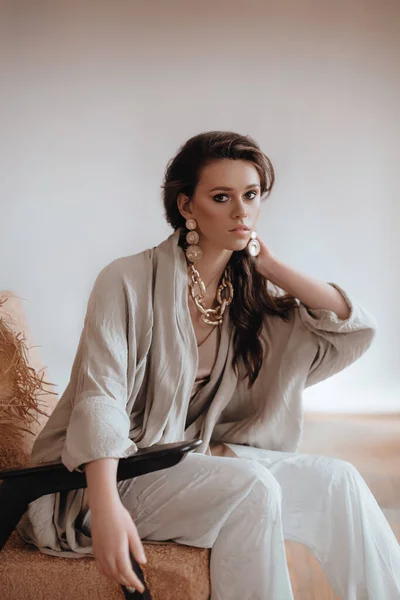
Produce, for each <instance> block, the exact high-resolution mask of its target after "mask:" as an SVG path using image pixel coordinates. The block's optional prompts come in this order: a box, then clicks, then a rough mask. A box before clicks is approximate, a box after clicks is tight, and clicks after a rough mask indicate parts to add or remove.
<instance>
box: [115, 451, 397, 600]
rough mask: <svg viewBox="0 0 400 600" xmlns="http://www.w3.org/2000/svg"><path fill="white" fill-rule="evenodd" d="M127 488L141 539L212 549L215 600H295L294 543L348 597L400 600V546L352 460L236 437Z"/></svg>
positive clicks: (126, 502) (124, 486)
mask: <svg viewBox="0 0 400 600" xmlns="http://www.w3.org/2000/svg"><path fill="white" fill-rule="evenodd" d="M228 446H229V447H230V448H231V449H232V450H233V451H234V452H235V453H236V454H237V455H238V456H239V458H227V457H217V456H206V455H201V454H196V453H193V454H189V455H188V456H187V457H186V458H185V459H184V460H183V461H182V463H180V464H179V465H177V466H175V467H172V468H170V469H165V470H163V471H158V472H156V473H149V474H148V475H144V476H141V477H138V478H135V479H133V480H129V481H125V482H121V483H120V484H118V485H119V489H120V495H121V499H122V502H123V503H124V505H125V506H126V508H127V509H128V510H129V511H130V513H131V514H132V517H133V520H134V522H135V524H136V526H137V528H138V532H139V535H140V537H141V539H147V540H155V541H166V540H174V541H176V542H179V543H181V544H186V545H189V546H196V547H201V548H212V551H211V567H210V569H211V572H210V575H211V600H291V599H293V592H292V588H291V583H290V577H289V572H288V566H287V561H286V554H285V545H284V540H285V539H286V540H293V541H296V542H300V543H302V544H304V545H305V546H307V547H308V548H309V549H310V550H311V552H312V553H313V554H314V556H315V557H316V558H317V560H318V561H319V562H320V564H321V566H322V568H323V569H324V571H325V573H326V575H327V578H328V580H329V582H330V584H331V585H332V588H333V589H334V591H335V592H336V594H337V595H338V596H339V597H340V598H341V599H343V600H400V546H399V543H398V542H397V540H396V538H395V536H394V534H393V532H392V530H391V528H390V526H389V524H388V522H387V520H386V518H385V516H384V515H383V513H382V511H381V509H380V508H379V506H378V504H377V502H376V500H375V498H374V497H373V495H372V493H371V491H370V489H369V488H368V486H367V485H366V483H365V481H364V479H363V478H362V477H361V475H360V474H359V472H358V471H357V469H356V468H355V467H354V466H353V465H351V464H350V463H348V462H347V461H343V460H339V459H335V458H328V457H325V456H313V455H309V454H299V453H286V452H277V451H270V450H260V449H257V448H252V447H247V446H239V445H236V444H228Z"/></svg>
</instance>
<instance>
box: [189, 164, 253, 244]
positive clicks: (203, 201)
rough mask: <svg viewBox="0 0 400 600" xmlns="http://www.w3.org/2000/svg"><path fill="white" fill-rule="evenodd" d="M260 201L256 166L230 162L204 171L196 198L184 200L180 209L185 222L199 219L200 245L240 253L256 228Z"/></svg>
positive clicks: (208, 166)
mask: <svg viewBox="0 0 400 600" xmlns="http://www.w3.org/2000/svg"><path fill="white" fill-rule="evenodd" d="M184 198H186V203H185V202H184ZM260 200H261V191H260V177H259V175H258V172H257V169H256V168H255V167H254V165H253V164H252V163H251V162H249V161H245V160H233V159H229V158H228V159H218V160H216V161H215V162H213V163H211V164H209V165H207V166H206V167H204V168H203V170H202V172H201V176H200V179H199V182H198V185H197V187H196V190H195V193H194V195H193V196H192V198H191V200H190V201H188V200H187V197H185V196H183V198H182V199H181V200H180V201H179V208H180V211H181V214H182V215H183V216H184V217H185V219H188V218H194V219H196V221H197V224H198V227H197V229H196V231H197V232H198V233H199V235H200V242H199V245H201V244H203V245H204V244H205V243H206V244H207V245H210V246H213V247H215V248H218V249H221V250H222V249H224V250H232V251H237V250H243V249H244V248H245V247H246V245H247V243H248V241H249V239H250V235H251V232H252V231H253V229H255V227H256V223H257V219H258V215H259V213H260Z"/></svg>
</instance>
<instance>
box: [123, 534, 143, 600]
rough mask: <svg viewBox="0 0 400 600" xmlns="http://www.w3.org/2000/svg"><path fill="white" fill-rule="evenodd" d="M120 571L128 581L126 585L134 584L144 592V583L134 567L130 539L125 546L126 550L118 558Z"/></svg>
mask: <svg viewBox="0 0 400 600" xmlns="http://www.w3.org/2000/svg"><path fill="white" fill-rule="evenodd" d="M118 571H119V573H120V576H121V577H122V578H123V579H124V581H126V583H125V584H124V585H127V586H133V587H135V588H136V589H138V590H139V592H144V585H143V584H142V582H141V581H140V578H139V576H138V575H137V574H136V573H135V571H134V570H133V567H132V563H131V559H130V556H129V546H128V541H127V543H126V547H125V548H124V552H123V553H122V554H121V555H120V557H119V560H118Z"/></svg>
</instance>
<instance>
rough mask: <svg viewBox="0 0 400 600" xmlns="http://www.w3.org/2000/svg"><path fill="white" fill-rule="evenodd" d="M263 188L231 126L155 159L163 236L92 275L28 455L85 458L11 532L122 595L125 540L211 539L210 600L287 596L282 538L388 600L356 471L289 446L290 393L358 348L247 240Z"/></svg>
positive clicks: (383, 532)
mask: <svg viewBox="0 0 400 600" xmlns="http://www.w3.org/2000/svg"><path fill="white" fill-rule="evenodd" d="M273 183H274V171H273V168H272V165H271V163H270V161H269V159H268V158H267V157H266V156H265V154H263V153H262V152H261V150H260V148H259V147H258V145H257V144H256V142H255V141H254V140H253V139H252V138H250V137H249V136H241V135H238V134H236V133H232V132H218V131H217V132H208V133H203V134H201V135H198V136H195V137H193V138H191V139H190V140H188V142H187V143H186V144H185V145H184V146H183V147H182V148H181V149H180V151H179V152H178V154H177V156H176V157H175V158H174V159H173V160H172V161H171V162H170V163H169V165H168V167H167V170H166V175H165V182H164V185H163V190H164V206H165V211H166V217H167V220H168V222H169V223H170V224H171V225H172V227H173V229H174V230H175V233H173V234H172V235H171V236H170V237H169V238H168V239H167V240H165V241H164V242H162V243H161V244H160V245H159V246H157V247H156V248H153V249H150V250H147V251H145V252H142V253H140V254H137V255H133V256H128V257H124V258H120V259H117V260H115V261H113V262H112V263H111V264H109V265H107V266H106V267H105V268H104V269H103V270H102V271H101V273H100V274H99V276H98V278H97V279H96V282H95V285H94V287H93V290H92V293H91V296H90V298H89V302H88V308H87V313H86V317H85V322H84V327H83V331H82V335H81V339H80V343H79V347H78V351H77V355H76V358H75V361H74V364H73V367H72V373H71V379H70V382H69V385H68V387H67V389H66V390H65V392H64V394H63V396H62V398H61V399H60V401H59V403H58V405H57V408H56V410H55V411H54V413H53V414H52V415H51V417H50V419H49V421H48V423H47V425H46V427H45V428H44V430H43V431H42V433H41V434H40V435H39V437H38V438H37V441H36V443H35V447H34V451H33V459H34V461H35V462H37V463H40V462H46V461H55V460H59V459H61V460H62V461H63V463H64V464H65V465H66V466H67V467H68V469H69V470H71V471H72V470H73V469H83V468H85V469H86V474H87V481H88V490H87V493H84V492H83V491H82V490H78V491H74V492H69V493H68V494H64V495H62V494H54V495H53V496H46V497H44V498H41V499H39V500H37V501H36V502H33V503H32V504H31V505H30V509H29V511H28V513H27V514H26V516H25V518H24V519H23V521H22V522H21V524H20V526H19V530H20V532H21V534H22V535H23V537H24V539H26V540H27V541H31V542H33V543H35V544H36V545H37V546H38V547H39V548H40V549H41V550H42V551H44V552H48V553H53V554H60V553H61V555H65V556H69V555H70V556H77V553H81V554H85V553H86V554H87V553H94V556H95V558H96V563H97V566H98V568H99V570H100V571H101V572H102V573H103V574H105V575H107V576H108V577H110V578H113V579H116V580H117V581H119V582H120V583H121V584H122V585H126V586H131V587H134V588H136V589H138V590H140V591H141V590H142V587H141V584H140V582H139V581H138V579H137V577H136V576H135V574H134V573H133V571H132V569H131V565H130V561H129V549H131V551H132V553H133V555H134V556H135V558H136V560H137V561H138V562H139V563H143V562H145V556H144V551H143V546H142V543H141V540H143V539H146V540H159V541H161V540H175V541H177V542H179V543H181V544H187V545H191V546H197V547H209V548H212V552H211V586H212V594H211V598H212V600H228V599H232V600H245V599H248V600H250V599H253V600H254V599H260V600H261V599H262V600H267V599H270V600H287V599H292V598H293V594H292V589H291V585H290V578H289V573H288V567H287V561H286V556H285V547H284V539H289V540H294V541H297V542H301V543H303V544H305V545H306V546H308V547H309V548H310V550H311V551H312V552H313V553H314V555H315V556H316V558H317V559H318V560H319V562H320V563H321V565H322V567H323V568H324V569H325V571H326V574H327V577H328V579H329V581H330V583H331V584H332V586H333V588H334V590H335V591H336V593H337V594H338V595H339V596H340V597H341V598H346V599H347V600H364V599H367V598H368V599H373V600H395V599H396V600H398V599H399V598H400V550H399V544H398V543H397V541H396V539H395V537H394V535H393V533H392V531H391V529H390V527H389V524H388V523H387V521H386V520H385V518H384V516H383V514H382V512H381V510H380V509H379V507H378V505H377V503H376V501H375V499H374V497H373V496H372V494H371V492H370V490H369V488H368V487H367V485H366V484H365V482H364V480H363V479H362V477H361V476H360V474H359V473H358V471H357V470H356V469H355V468H354V467H353V466H352V465H351V464H349V463H348V462H346V461H342V460H338V459H332V458H327V457H323V456H311V455H305V454H299V453H297V452H296V450H297V448H298V445H299V442H300V437H301V432H302V423H303V409H302V391H303V389H304V388H305V387H308V386H310V385H313V384H315V383H317V382H319V381H322V380H323V379H326V378H327V377H330V376H331V375H333V374H335V373H337V372H338V371H340V370H342V369H344V368H345V367H346V366H348V365H349V364H351V363H352V362H354V361H355V360H356V359H357V358H358V357H360V356H361V355H362V354H363V353H364V352H365V351H366V350H367V349H368V347H369V346H370V343H371V341H372V339H373V336H374V328H375V325H374V321H373V319H372V318H371V317H370V316H369V315H368V314H367V312H366V311H364V310H363V309H362V308H361V307H360V306H359V305H357V304H356V302H355V301H354V300H353V299H352V298H350V297H349V296H348V295H347V294H346V293H345V292H344V290H342V289H341V288H340V287H339V286H338V285H336V284H327V283H324V282H321V281H318V280H316V279H313V278H311V277H308V276H306V275H303V274H301V273H298V272H297V271H296V270H295V269H293V268H291V267H289V266H288V265H286V264H284V263H283V262H282V261H280V260H279V259H278V258H276V257H275V256H274V255H273V254H272V253H271V252H270V250H269V249H268V247H267V246H266V245H265V244H264V243H263V242H262V241H261V240H260V239H258V238H257V236H256V233H255V228H256V224H257V219H258V216H259V212H260V206H261V199H262V198H265V197H267V196H268V195H269V193H270V191H271V189H272V187H273ZM271 286H272V287H271ZM273 286H275V288H273ZM272 288H273V290H274V291H271V290H272ZM277 288H280V289H281V290H284V291H285V292H286V295H284V296H283V295H279V293H278V292H279V290H278V289H277ZM194 438H200V439H202V440H203V443H202V445H201V446H200V447H199V449H198V451H197V452H194V453H192V454H190V455H189V456H188V457H187V458H186V459H185V460H184V461H183V462H182V463H181V464H179V465H177V466H176V467H173V468H171V469H166V470H164V471H159V472H156V473H150V474H148V475H144V476H142V477H139V478H135V479H133V480H128V481H125V482H121V483H118V484H116V469H117V464H118V458H121V457H126V456H129V455H130V454H132V453H134V452H135V451H136V450H137V448H138V447H139V448H142V447H148V446H151V445H153V444H156V443H168V442H174V441H180V440H184V439H187V440H189V439H194Z"/></svg>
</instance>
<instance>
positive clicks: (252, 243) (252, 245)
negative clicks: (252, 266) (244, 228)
mask: <svg viewBox="0 0 400 600" xmlns="http://www.w3.org/2000/svg"><path fill="white" fill-rule="evenodd" d="M256 238H257V233H256V232H255V231H252V232H251V237H250V240H249V243H248V244H247V252H248V253H249V254H250V256H254V257H255V256H258V255H259V254H260V250H261V246H260V242H259V241H258V240H257V239H256Z"/></svg>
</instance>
